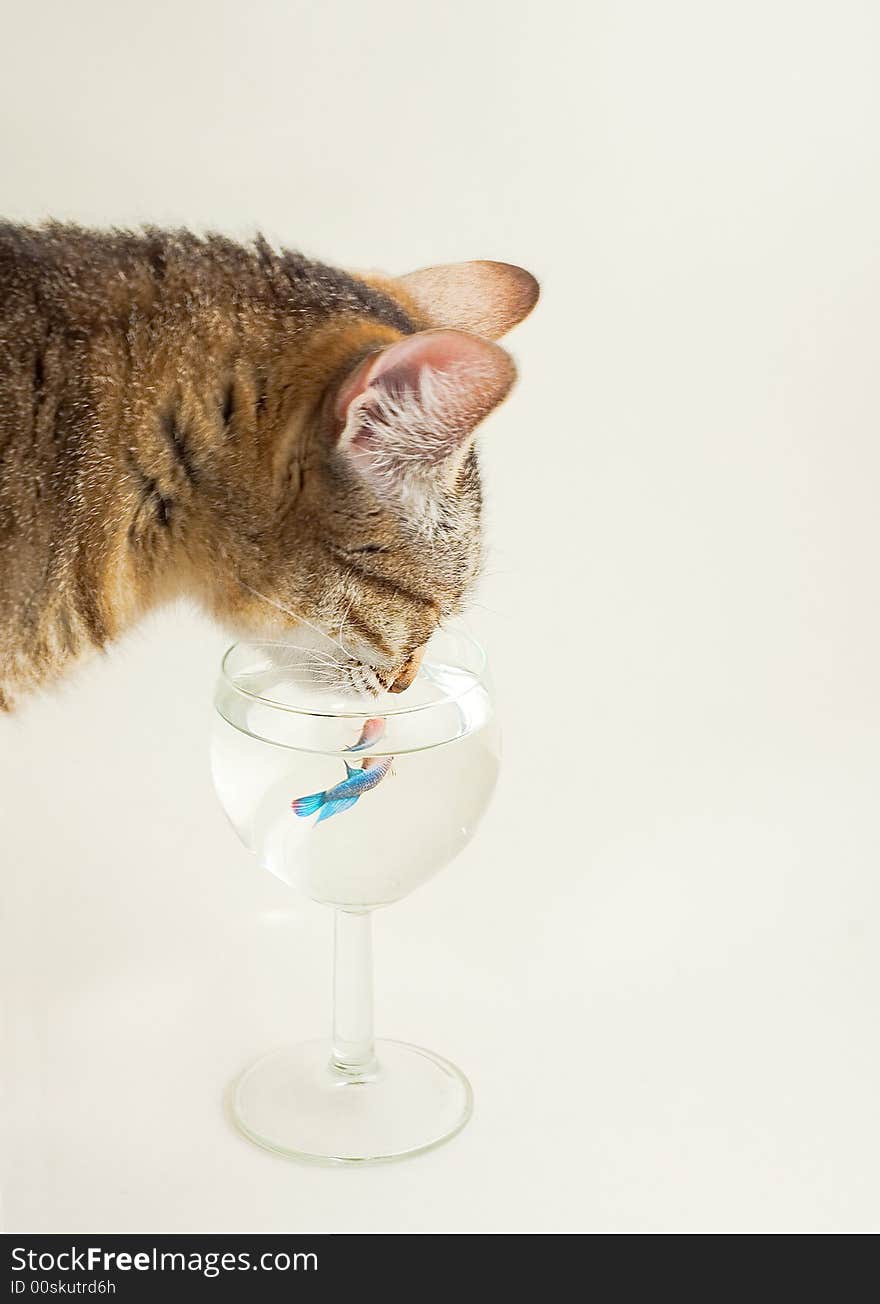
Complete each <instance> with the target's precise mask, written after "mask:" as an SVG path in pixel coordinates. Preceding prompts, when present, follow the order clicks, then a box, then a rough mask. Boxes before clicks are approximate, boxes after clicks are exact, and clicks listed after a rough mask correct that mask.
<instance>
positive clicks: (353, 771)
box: [342, 761, 361, 779]
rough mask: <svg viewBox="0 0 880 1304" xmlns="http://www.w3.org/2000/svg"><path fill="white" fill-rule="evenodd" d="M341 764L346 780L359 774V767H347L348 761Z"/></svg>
mask: <svg viewBox="0 0 880 1304" xmlns="http://www.w3.org/2000/svg"><path fill="white" fill-rule="evenodd" d="M342 764H343V765H344V766H345V774H346V778H348V779H350V778H351V776H352V775H353V774H360V771H361V767H360V766H359V765H349V763H348V761H343V762H342Z"/></svg>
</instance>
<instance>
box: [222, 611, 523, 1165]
mask: <svg viewBox="0 0 880 1304" xmlns="http://www.w3.org/2000/svg"><path fill="white" fill-rule="evenodd" d="M316 664H317V666H318V668H317V669H316V668H315V667H316ZM322 676H323V672H322V670H321V669H320V660H318V662H317V663H316V662H315V659H314V657H313V656H311V655H310V654H309V653H307V652H304V651H302V650H296V649H294V648H292V647H290V646H289V645H285V644H282V643H268V642H256V643H237V644H235V645H234V646H233V647H231V648H230V649H229V651H228V652H227V653H226V656H225V657H224V659H223V663H222V668H221V674H220V679H219V682H218V685H217V692H216V698H215V706H216V714H215V718H214V727H213V735H212V742H211V768H212V774H213V779H214V786H215V788H216V791H217V795H218V796H219V798H220V801H221V803H222V805H223V808H224V810H225V812H226V814H227V816H228V817H229V819H230V821H231V823H232V825H233V827H234V829H235V831H236V832H237V834H238V836H239V838H240V839H241V840H242V842H243V843H244V844H245V846H246V847H248V848H249V849H250V850H251V851H252V852H253V853H254V854H255V855H256V856H257V858H258V860H259V862H260V863H261V864H262V865H263V866H264V867H265V868H266V869H268V870H270V871H271V872H272V873H273V874H275V875H277V877H278V878H280V879H282V880H283V881H284V882H285V883H288V884H290V885H291V886H292V887H295V888H297V889H299V891H301V892H303V893H305V895H307V896H309V897H311V898H312V899H313V900H315V901H319V902H322V903H324V904H326V905H330V906H333V908H334V912H335V923H334V978H333V1030H332V1037H331V1038H330V1039H329V1040H323V1041H321V1040H319V1041H306V1042H301V1043H299V1044H297V1045H293V1046H287V1047H284V1048H283V1049H281V1050H278V1051H274V1052H272V1053H271V1054H269V1055H266V1056H264V1057H263V1058H262V1059H260V1060H258V1061H257V1063H256V1064H254V1065H252V1067H251V1068H249V1069H248V1070H247V1071H246V1072H245V1073H244V1075H243V1076H242V1077H241V1078H240V1080H239V1082H238V1084H237V1087H236V1090H235V1095H234V1101H233V1113H234V1116H235V1120H236V1123H237V1124H238V1126H239V1128H240V1129H241V1130H242V1131H243V1132H244V1133H245V1135H246V1136H248V1137H249V1138H250V1139H251V1140H253V1141H256V1142H257V1143H258V1144H260V1145H262V1146H265V1147H267V1148H268V1149H270V1150H274V1151H277V1152H280V1153H282V1154H285V1155H290V1156H295V1157H299V1158H310V1159H317V1160H336V1161H341V1162H369V1161H377V1160H382V1159H394V1158H397V1157H400V1156H403V1155H409V1154H414V1153H417V1152H418V1151H422V1150H427V1149H430V1148H431V1147H432V1146H435V1145H438V1144H439V1143H440V1142H441V1141H445V1140H447V1139H448V1138H449V1137H451V1136H453V1135H454V1134H455V1133H456V1132H458V1131H459V1130H460V1129H461V1128H462V1127H463V1126H464V1124H465V1123H466V1122H467V1120H468V1118H469V1117H470V1113H471V1107H472V1095H471V1088H470V1084H469V1083H468V1081H467V1079H466V1078H465V1076H464V1074H462V1073H461V1072H460V1071H459V1070H458V1069H457V1068H456V1067H455V1066H454V1065H453V1064H450V1063H449V1062H448V1061H447V1060H445V1059H443V1058H441V1056H439V1055H436V1054H434V1053H433V1052H432V1051H428V1050H424V1049H423V1048H421V1047H418V1046H411V1045H408V1044H407V1043H405V1042H400V1041H390V1040H379V1041H374V1038H373V1001H372V953H371V912H372V911H373V910H375V909H376V908H377V907H379V906H387V905H390V904H391V903H392V902H394V901H398V900H400V898H401V897H404V896H406V895H407V893H409V892H412V891H413V890H414V889H415V888H417V887H418V886H419V885H420V884H421V883H424V882H425V881H426V880H427V879H428V878H430V877H431V875H433V874H435V873H436V872H437V871H438V870H439V869H441V868H442V867H443V865H445V864H447V863H448V862H449V861H450V860H451V859H452V858H453V856H455V855H457V853H458V852H459V851H461V849H462V848H463V847H464V846H465V845H466V844H467V843H468V842H469V841H470V839H471V837H472V836H473V834H474V831H475V829H476V827H477V824H478V823H479V821H480V819H481V817H482V815H483V812H484V811H485V809H486V807H487V805H488V803H489V800H490V798H491V795H492V791H493V789H494V787H495V782H496V779H497V774H498V763H499V737H498V729H497V726H496V724H495V720H494V716H493V711H492V699H491V693H490V689H489V683H488V677H487V672H486V659H485V655H484V653H483V650H482V648H480V646H479V645H478V644H477V643H476V642H475V641H474V640H473V639H472V638H471V637H470V636H469V635H468V634H467V633H466V632H464V631H463V630H458V629H453V630H442V631H438V633H437V634H435V635H434V637H433V639H432V640H431V642H430V643H429V645H428V648H427V650H426V653H425V656H424V658H423V660H422V663H421V667H420V669H419V673H418V676H417V677H416V679H415V681H414V683H413V684H412V686H411V687H410V688H408V689H407V691H406V693H405V695H402V696H394V695H391V694H386V695H383V696H382V697H380V698H377V699H369V701H368V702H366V703H365V702H363V701H361V700H355V701H353V700H352V699H351V698H350V697H348V698H346V697H344V696H342V695H341V694H339V695H335V694H334V693H333V691H332V690H328V689H326V688H324V687H323V686H322V684H321V683H320V680H321V678H322Z"/></svg>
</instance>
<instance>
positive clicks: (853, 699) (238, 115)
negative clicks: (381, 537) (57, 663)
mask: <svg viewBox="0 0 880 1304" xmlns="http://www.w3.org/2000/svg"><path fill="white" fill-rule="evenodd" d="M209 12H210V14H211V17H210V19H209V18H208V14H209ZM878 39H880V14H878V10H877V7H876V6H875V5H873V4H871V3H868V2H866V3H863V4H859V3H847V2H846V0H844V2H837V3H834V4H831V3H822V4H810V3H794V2H792V3H773V2H772V0H770V2H769V3H768V2H767V0H760V3H758V2H757V0H755V2H750V3H744V4H739V5H735V6H733V5H728V6H724V5H705V4H701V3H698V0H693V3H685V2H684V0H672V2H671V3H668V4H664V5H655V4H652V3H649V2H648V0H645V2H644V3H608V4H592V5H590V4H587V5H584V6H580V7H578V6H574V5H571V4H569V3H565V4H555V5H554V4H546V3H545V4H540V5H535V4H532V3H528V2H527V0H516V2H515V3H514V2H512V0H508V2H507V3H505V4H503V5H502V4H485V3H483V4H481V3H468V4H466V5H464V4H461V5H458V4H453V5H446V6H435V7H433V8H431V7H428V6H423V5H417V6H412V5H405V4H403V3H399V4H392V3H376V4H372V5H369V6H366V7H364V6H356V5H354V4H346V5H342V4H339V5H325V6H320V5H317V4H311V5H309V4H291V3H284V4H282V3H277V4H269V3H254V4H251V5H248V6H245V7H243V6H241V5H240V4H235V5H232V4H220V5H218V4H211V5H208V4H207V3H204V4H193V3H190V4H180V3H175V4H174V5H171V4H170V3H165V4H157V5H154V6H152V7H151V8H150V9H149V10H140V11H136V10H135V8H134V7H133V6H123V7H120V6H118V5H115V4H113V5H111V4H110V3H109V2H108V3H106V4H100V3H94V2H93V3H80V4H77V5H72V6H66V5H62V4H60V3H55V4H49V5H47V4H42V5H39V6H36V7H34V8H32V9H30V10H28V9H27V8H23V7H21V6H19V7H18V8H17V9H16V12H15V14H14V15H11V16H10V18H9V22H8V23H7V28H6V34H5V37H4V41H5V53H6V59H5V68H6V71H5V75H4V79H3V82H2V85H0V108H2V120H3V123H4V127H3V135H2V142H0V163H2V176H3V200H2V203H3V207H4V208H5V209H6V211H7V213H8V214H9V215H11V216H19V217H38V216H41V215H43V214H45V213H48V212H54V213H56V214H57V215H60V216H67V217H78V218H80V219H82V220H87V221H95V222H111V221H116V222H125V221H128V222H131V221H136V220H138V219H142V218H152V219H154V220H158V221H187V222H190V223H192V224H194V225H199V224H201V225H211V226H215V227H221V228H224V229H226V230H229V231H231V232H234V233H235V232H242V233H243V232H246V231H247V230H249V229H251V228H252V227H254V226H255V225H257V224H260V225H262V226H263V227H264V228H265V229H266V230H267V232H268V233H269V234H270V235H271V236H273V237H274V238H277V239H282V240H284V241H286V242H288V243H290V244H293V245H300V246H302V247H304V248H305V249H307V250H309V251H313V252H315V253H316V254H318V255H321V256H324V257H327V258H329V259H331V260H337V261H340V262H343V263H345V262H349V263H350V264H352V265H374V266H384V267H386V268H388V269H390V270H406V269H408V268H411V267H415V266H419V265H423V264H425V263H427V262H434V261H441V260H444V259H455V258H465V257H490V258H502V259H503V258H507V259H511V260H513V261H518V262H522V263H523V264H525V265H526V266H528V267H531V268H533V269H534V270H535V271H536V272H537V273H538V274H539V275H540V276H541V278H542V280H543V284H544V299H543V302H542V304H541V307H540V309H539V311H538V312H537V313H536V315H535V317H534V319H533V321H531V322H529V323H527V324H526V325H525V326H524V327H522V328H521V329H520V330H519V331H518V332H517V334H516V335H515V336H514V338H513V341H512V344H513V346H514V348H515V350H516V352H517V353H518V355H519V357H520V358H521V361H522V365H523V380H522V384H521V386H520V389H519V391H518V393H517V394H516V396H515V398H514V400H513V401H512V402H511V404H510V405H509V406H508V407H507V408H506V409H505V410H504V411H503V412H502V413H500V414H499V415H498V416H497V417H495V418H493V420H492V422H491V427H490V428H489V429H487V432H486V438H485V440H484V448H485V463H486V470H487V479H488V484H489V491H490V496H491V504H492V525H491V532H492V538H493V541H494V555H493V561H492V564H491V566H490V575H489V576H488V577H487V581H486V585H485V588H484V594H483V600H484V601H485V603H486V604H487V605H488V607H489V608H490V610H489V611H486V610H480V611H479V612H478V615H479V624H480V628H481V630H482V632H483V634H484V636H485V637H486V638H487V640H488V641H489V644H490V648H491V652H492V656H493V661H494V668H495V675H496V680H497V685H498V691H499V701H500V710H501V712H502V716H503V722H504V726H505V733H506V756H505V766H504V772H503V778H502V782H501V786H500V789H499V793H498V796H497V799H496V802H495V804H494V807H493V809H492V811H491V813H490V816H489V818H488V820H487V822H486V824H485V826H484V828H483V832H482V835H481V837H480V838H479V840H478V841H477V843H475V844H474V845H473V846H472V848H470V849H469V850H468V852H467V853H466V854H465V855H464V856H463V857H462V858H461V859H460V860H459V861H458V862H456V864H455V865H454V866H453V867H451V868H450V869H449V870H448V871H447V872H446V873H445V874H443V875H441V876H440V877H439V878H438V879H436V880H435V881H434V882H433V883H432V884H430V885H429V886H428V887H427V888H425V889H424V890H423V891H422V892H421V893H420V894H418V895H416V896H414V897H413V898H411V899H410V900H409V901H408V902H406V903H404V904H402V905H400V906H397V907H395V908H394V909H393V910H391V911H388V912H387V913H385V914H383V915H382V916H380V918H379V919H378V920H377V930H376V931H377V939H376V941H377V957H378V973H377V994H378V1001H379V1013H378V1020H377V1022H378V1028H379V1031H380V1032H382V1033H385V1034H387V1035H391V1036H396V1037H402V1038H410V1039H412V1040H415V1041H418V1042H422V1043H425V1044H428V1045H430V1046H431V1047H433V1048H435V1049H436V1050H438V1051H440V1052H441V1053H443V1054H446V1055H448V1056H450V1057H451V1058H453V1059H455V1060H456V1061H457V1062H458V1063H460V1064H461V1065H462V1066H463V1067H464V1068H465V1069H466V1070H467V1071H468V1073H469V1074H470V1076H471V1078H472V1080H473V1083H474V1087H475V1091H476V1101H477V1104H476V1113H475V1117H474V1119H473V1121H472V1123H471V1124H470V1125H469V1127H468V1128H467V1129H466V1130H465V1132H464V1133H463V1134H462V1135H461V1136H460V1137H459V1138H457V1139H456V1140H455V1141H454V1142H453V1143H452V1144H451V1145H450V1146H448V1147H446V1148H444V1149H442V1150H439V1151H437V1152H435V1153H432V1154H429V1155H427V1156H424V1157H422V1158H419V1159H416V1160H412V1161H410V1162H408V1163H405V1164H402V1165H399V1166H389V1167H385V1168H379V1169H373V1170H358V1171H333V1170H320V1169H312V1168H307V1167H299V1166H297V1165H295V1164H291V1163H286V1162H284V1161H282V1160H280V1159H275V1158H273V1157H271V1156H270V1155H268V1154H263V1153H261V1152H259V1151H258V1150H256V1149H254V1148H252V1147H250V1146H249V1145H248V1144H246V1143H245V1142H244V1141H243V1140H240V1139H239V1138H238V1136H237V1135H236V1134H235V1133H234V1132H233V1131H232V1130H231V1128H230V1126H229V1125H228V1123H227V1122H226V1121H225V1118H224V1115H223V1113H222V1110H221V1094H222V1090H223V1087H224V1085H225V1084H226V1083H227V1082H228V1081H229V1080H230V1078H231V1077H232V1076H233V1075H234V1074H235V1073H236V1071H237V1070H238V1069H239V1068H241V1067H242V1066H243V1065H244V1064H246V1063H247V1062H248V1061H249V1060H250V1059H251V1058H252V1057H254V1056H255V1055H257V1054H258V1053H260V1052H261V1051H263V1050H264V1049H266V1048H268V1047H270V1046H272V1045H273V1044H275V1043H278V1042H280V1041H283V1040H284V1039H285V1038H288V1037H290V1038H293V1037H299V1036H311V1035H313V1034H315V1033H320V1032H321V1031H322V1029H323V1028H324V1027H325V1026H326V1022H327V1017H328V996H329V992H328V980H329V960H330V919H329V917H327V916H325V915H324V914H323V913H322V912H321V911H319V910H318V908H317V907H314V908H313V907H308V906H305V907H304V906H303V905H302V904H300V903H299V902H298V901H297V900H296V899H295V898H294V897H293V895H292V894H290V893H289V892H288V891H286V890H285V889H284V888H283V887H282V885H281V884H279V883H276V882H274V881H273V880H272V879H270V878H269V876H268V875H265V874H261V873H259V872H258V871H257V870H256V868H254V867H253V866H252V865H251V863H250V862H249V860H248V857H247V855H246V853H245V852H244V851H243V850H242V849H241V848H240V847H239V846H238V845H237V843H236V841H235V839H234V837H233V835H232V834H231V832H230V831H229V830H228V829H227V828H226V826H225V825H224V823H223V820H222V818H221V816H220V814H219V812H218V810H217V809H216V807H215V805H214V803H213V800H212V794H211V792H210V789H209V784H208V777H207V767H206V758H205V743H206V736H207V727H208V712H209V705H208V703H209V698H210V691H211V680H212V674H213V669H214V663H215V659H216V654H217V652H218V651H219V649H220V646H221V644H222V636H221V635H220V634H219V633H217V632H216V631H214V630H211V629H209V628H208V626H207V625H206V624H204V623H203V622H201V621H200V620H199V619H198V618H197V617H195V616H189V615H183V616H182V615H180V614H179V613H166V614H165V615H164V616H162V617H160V618H159V619H157V620H156V621H155V622H153V623H152V624H151V625H150V626H148V627H146V628H144V629H143V630H141V631H140V632H139V633H138V634H136V635H135V636H134V637H133V638H132V639H130V640H129V641H128V642H127V643H126V644H125V645H124V646H122V647H120V648H119V649H118V650H117V651H116V652H115V653H114V654H113V656H112V657H111V658H110V659H109V661H107V662H106V663H105V664H103V665H101V666H96V667H93V668H91V669H90V670H89V671H88V672H86V673H84V674H82V675H81V676H80V677H79V678H77V679H76V681H75V682H72V683H69V684H68V685H66V686H65V688H64V689H63V690H62V691H61V692H60V693H59V694H57V695H53V696H51V697H47V698H45V699H43V700H41V701H39V702H36V703H34V704H33V705H32V706H31V707H30V708H29V709H28V710H27V711H25V712H24V713H22V714H21V716H20V717H19V718H16V719H14V720H12V721H4V722H2V723H0V808H2V826H3V851H2V880H3V892H2V923H0V971H2V983H3V990H4V993H5V996H4V1005H3V1023H2V1036H3V1045H2V1049H3V1056H2V1079H0V1081H2V1105H3V1127H2V1157H3V1170H2V1189H3V1208H4V1211H5V1226H6V1230H9V1231H32V1232H36V1231H64V1232H104V1233H110V1232H123V1231H144V1232H159V1231H165V1232H172V1231H176V1232H184V1231H204V1232H208V1231H213V1232H259V1231H267V1232H268V1231H284V1232H309V1231H347V1230H355V1231H362V1232H373V1231H379V1232H390V1231H433V1232H450V1231H459V1230H464V1231H475V1232H485V1231H528V1230H533V1231H545V1232H546V1231H585V1232H706V1231H716V1232H717V1231H721V1232H747V1231H751V1232H777V1233H778V1232H867V1231H876V1230H878V1224H880V1217H878V1200H877V1193H876V1179H875V1174H876V1171H877V1168H878V1163H880V1136H878V1125H877V1099H878V1092H880V1057H878V1051H877V1035H876V1023H877V1019H876V990H877V980H878V976H880V946H878V941H880V937H878V934H880V892H878V885H877V864H878V817H877V780H878V764H877V761H878V745H877V726H878V723H880V721H878V714H880V708H878V694H877V666H878V664H880V622H878V611H877V580H876V573H877V548H878V543H880V539H878V512H877V485H878V477H880V453H878V397H877V377H876V357H877V305H878V301H880V275H878V241H877V231H878V230H880V186H878V145H877V141H878V135H877V124H878V112H880V89H878V86H880V84H878V80H877V76H876V52H877V49H878ZM527 808H530V809H531V811H532V812H533V813H532V814H531V815H530V817H529V818H528V819H527V818H525V815H524V812H525V811H526V809H527Z"/></svg>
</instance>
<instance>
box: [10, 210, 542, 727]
mask: <svg viewBox="0 0 880 1304" xmlns="http://www.w3.org/2000/svg"><path fill="white" fill-rule="evenodd" d="M537 297H538V287H537V284H536V282H535V280H534V279H533V278H532V277H531V276H530V275H529V273H528V272H525V271H523V270H522V269H521V268H518V267H513V266H510V265H508V264H506V263H493V262H474V263H462V264H456V265H452V266H446V267H433V268H428V269H425V270H423V271H418V272H413V273H411V274H409V275H406V276H402V277H399V278H391V277H385V276H377V275H353V274H351V273H349V272H344V271H339V270H337V269H335V268H332V267H328V266H324V265H323V264H321V263H316V262H312V261H310V260H308V259H306V258H304V257H303V256H302V255H300V254H296V253H290V252H286V251H282V252H276V251H275V250H273V249H272V248H271V247H270V246H269V245H268V244H267V243H266V242H265V241H264V240H263V239H257V240H256V241H255V242H254V243H253V244H252V245H241V244H237V243H235V242H233V241H231V240H228V239H225V238H223V237H221V236H217V235H210V236H206V237H198V236H195V235H192V234H190V233H188V232H186V231H172V232H165V231H160V230H154V229H146V230H144V231H142V232H137V233H133V232H122V231H113V232H96V231H89V230H83V229H81V228H79V227H74V226H69V225H61V224H56V223H52V224H49V225H46V226H42V227H38V228H35V227H22V226H17V225H12V224H5V223H3V224H0V707H2V708H5V709H7V710H8V709H10V708H11V707H12V705H13V703H14V702H15V700H16V699H17V698H18V697H19V696H20V695H21V694H22V692H24V691H26V690H28V689H31V688H33V687H34V686H36V685H39V684H40V683H44V682H46V681H48V680H50V679H52V678H54V677H56V676H58V675H59V674H60V673H61V672H62V671H63V670H65V669H66V668H67V667H68V666H69V665H70V664H72V663H73V662H74V661H75V660H76V659H78V658H80V657H81V656H82V655H83V654H85V653H86V652H88V651H89V650H93V649H103V648H105V647H106V646H107V644H108V643H109V642H110V641H111V640H112V639H113V638H115V637H116V636H117V635H118V634H119V633H121V632H122V631H123V630H124V629H126V628H127V627H128V626H130V625H131V624H132V622H134V621H135V620H136V619H137V618H138V617H139V616H141V615H142V614H143V613H145V612H146V611H148V610H149V609H150V608H152V607H154V606H156V605H157V604H158V603H161V602H164V601H167V600H169V599H171V598H174V597H176V596H178V595H189V596H190V597H192V598H193V599H195V600H196V601H197V602H198V603H200V604H201V605H202V606H203V607H204V608H205V609H206V610H207V611H208V612H210V613H211V614H212V615H213V616H215V617H216V618H218V619H219V620H220V621H222V622H223V623H225V624H226V625H228V626H230V627H232V628H233V629H234V630H235V631H237V632H244V633H249V634H262V635H264V636H277V635H278V633H279V631H281V632H282V635H283V636H284V637H286V636H287V634H288V632H289V631H291V630H293V629H295V628H296V627H297V626H300V627H301V628H308V629H318V630H320V631H321V632H322V635H323V636H325V637H326V638H327V639H328V640H329V643H328V646H331V645H332V646H333V647H334V648H335V649H336V655H335V656H334V657H333V662H334V666H335V670H334V674H336V675H338V683H339V686H340V687H343V688H348V687H351V688H354V689H357V690H365V691H368V692H378V691H379V690H380V689H382V688H393V689H394V690H397V691H399V690H401V689H403V688H405V687H407V686H408V684H409V683H410V682H411V681H412V678H413V677H414V674H415V672H416V669H417V666H418V660H419V655H420V652H421V649H422V648H423V646H424V644H425V642H426V640H427V639H428V638H429V637H430V635H431V633H432V631H433V630H434V629H435V627H436V626H437V624H438V623H439V622H440V621H441V620H443V619H444V618H445V617H447V616H449V615H450V614H452V613H454V612H456V611H457V610H459V608H460V607H461V605H462V602H463V600H464V598H465V596H466V594H467V592H468V588H469V586H470V585H471V584H472V582H473V580H474V578H475V576H476V573H477V570H478V567H479V564H480V551H481V542H480V478H479V472H478V466H477V457H476V453H475V449H474V431H475V427H476V426H477V424H478V423H479V422H480V421H481V420H482V419H483V418H484V417H485V416H486V415H487V414H488V413H489V412H491V411H492V409H493V408H494V407H496V405H497V404H498V403H500V402H501V400H502V399H503V398H504V397H505V395H506V394H507V393H508V391H509V389H510V387H511V385H512V384H513V381H514V378H515V369H514V365H513V362H512V361H511V359H510V357H509V355H508V354H507V353H506V352H504V350H503V349H501V348H500V347H499V346H498V345H497V344H495V343H494V342H493V341H494V340H496V339H497V338H499V337H500V336H501V335H503V334H504V333H505V332H506V331H507V330H509V329H510V327H512V326H513V325H515V324H516V323H517V322H518V321H520V320H521V319H522V318H523V317H525V315H526V314H527V313H528V312H529V311H530V309H531V308H532V307H533V305H534V303H535V301H536V299H537ZM340 647H342V648H343V649H344V652H345V655H344V656H343V655H341V654H340V652H339V648H340Z"/></svg>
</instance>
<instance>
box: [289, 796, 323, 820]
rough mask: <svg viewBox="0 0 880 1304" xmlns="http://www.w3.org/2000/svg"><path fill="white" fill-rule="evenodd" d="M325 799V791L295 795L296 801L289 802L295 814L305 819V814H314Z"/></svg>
mask: <svg viewBox="0 0 880 1304" xmlns="http://www.w3.org/2000/svg"><path fill="white" fill-rule="evenodd" d="M326 800H327V793H326V792H313V793H312V794H311V795H310V796H308V797H297V799H296V801H292V802H291V803H290V804H291V806H292V807H293V809H294V811H295V812H296V814H297V815H299V816H300V817H301V818H302V819H305V817H306V816H307V815H314V813H315V811H316V810H320V809H321V807H322V806H323V805H324V802H325V801H326Z"/></svg>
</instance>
